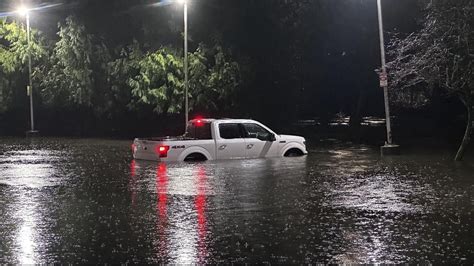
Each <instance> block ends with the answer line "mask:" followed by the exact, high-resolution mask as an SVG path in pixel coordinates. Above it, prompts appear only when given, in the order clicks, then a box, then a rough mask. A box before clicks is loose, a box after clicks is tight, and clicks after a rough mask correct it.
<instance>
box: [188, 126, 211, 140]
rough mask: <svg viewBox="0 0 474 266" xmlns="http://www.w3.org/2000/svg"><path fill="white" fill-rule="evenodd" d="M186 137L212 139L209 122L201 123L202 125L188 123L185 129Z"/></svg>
mask: <svg viewBox="0 0 474 266" xmlns="http://www.w3.org/2000/svg"><path fill="white" fill-rule="evenodd" d="M185 137H187V138H192V139H212V135H211V124H210V123H203V124H202V125H199V126H197V125H194V124H189V125H188V128H187V130H186V135H185Z"/></svg>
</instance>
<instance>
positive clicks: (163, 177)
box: [156, 163, 168, 258]
mask: <svg viewBox="0 0 474 266" xmlns="http://www.w3.org/2000/svg"><path fill="white" fill-rule="evenodd" d="M167 193H168V174H167V168H166V164H164V163H160V164H158V169H157V171H156V195H157V203H156V213H157V218H158V219H157V229H158V234H159V238H160V240H159V246H158V251H159V253H160V254H159V255H160V257H162V258H163V257H166V256H167V255H168V250H167V248H168V244H167V239H166V231H167V229H168V210H167V206H166V205H167V202H168V195H167Z"/></svg>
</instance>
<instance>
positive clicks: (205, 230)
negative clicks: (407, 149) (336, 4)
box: [0, 138, 474, 264]
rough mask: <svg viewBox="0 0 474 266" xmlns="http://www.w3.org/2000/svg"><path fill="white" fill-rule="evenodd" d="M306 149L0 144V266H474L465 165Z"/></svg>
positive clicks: (471, 172)
mask: <svg viewBox="0 0 474 266" xmlns="http://www.w3.org/2000/svg"><path fill="white" fill-rule="evenodd" d="M309 151H310V154H309V155H308V156H306V157H301V158H281V159H280V158H279V159H258V160H230V161H216V162H204V163H180V164H160V163H156V162H144V161H134V160H132V158H131V151H130V142H128V141H111V140H81V139H77V140H68V139H36V140H25V139H11V138H10V139H0V217H1V220H0V263H2V264H3V263H56V262H58V263H105V262H108V263H199V264H201V263H218V262H224V263H231V262H234V263H256V262H263V263H265V262H269V263H308V262H320V263H402V262H409V263H423V262H429V263H445V264H452V263H456V264H459V263H464V264H472V263H474V230H473V227H472V224H473V221H474V163H473V161H472V159H471V160H466V161H465V162H463V163H454V162H452V161H451V157H450V156H448V155H447V154H446V153H442V152H441V153H431V152H419V153H416V152H411V153H410V155H403V156H399V157H393V158H389V159H383V160H382V159H380V157H379V153H378V149H377V147H369V146H354V145H350V144H337V143H335V144H332V145H325V146H324V147H322V146H318V145H311V147H310V149H309ZM449 155H451V154H449Z"/></svg>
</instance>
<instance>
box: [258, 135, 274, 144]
mask: <svg viewBox="0 0 474 266" xmlns="http://www.w3.org/2000/svg"><path fill="white" fill-rule="evenodd" d="M257 139H259V140H261V141H272V142H273V141H275V140H276V137H275V134H272V133H269V134H268V135H267V134H265V135H260V134H258V135H257Z"/></svg>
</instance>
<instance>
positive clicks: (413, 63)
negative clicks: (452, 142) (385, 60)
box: [389, 0, 474, 161]
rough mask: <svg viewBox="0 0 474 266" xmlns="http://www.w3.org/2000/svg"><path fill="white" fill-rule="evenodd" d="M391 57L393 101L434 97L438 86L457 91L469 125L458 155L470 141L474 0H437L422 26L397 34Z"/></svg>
mask: <svg viewBox="0 0 474 266" xmlns="http://www.w3.org/2000/svg"><path fill="white" fill-rule="evenodd" d="M389 50H391V51H392V52H391V56H392V57H393V60H392V61H391V62H390V63H389V69H390V75H391V80H392V84H391V87H392V89H393V90H394V93H392V99H391V100H392V101H394V102H396V103H398V104H402V105H406V106H411V107H419V106H422V105H426V104H428V103H429V102H430V100H431V99H432V97H433V94H434V92H435V91H436V90H442V91H444V92H445V95H448V96H450V95H456V96H457V97H458V98H459V100H460V102H461V103H462V104H463V105H464V106H465V108H466V111H467V125H466V130H465V133H464V137H463V140H462V142H461V144H460V146H459V149H458V152H457V154H456V157H455V160H457V161H458V160H461V159H462V157H463V155H464V152H465V150H466V147H467V146H468V144H469V141H470V135H471V130H472V125H473V119H474V117H473V114H472V111H473V110H472V109H473V104H474V99H473V93H474V1H473V0H432V1H430V3H429V4H427V9H426V16H425V18H424V22H423V24H422V28H421V30H420V31H419V32H415V33H412V34H410V35H409V36H407V37H405V38H400V37H398V36H397V37H396V38H394V40H393V42H392V44H391V47H390V49H389Z"/></svg>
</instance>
